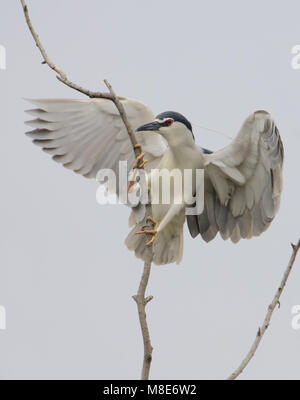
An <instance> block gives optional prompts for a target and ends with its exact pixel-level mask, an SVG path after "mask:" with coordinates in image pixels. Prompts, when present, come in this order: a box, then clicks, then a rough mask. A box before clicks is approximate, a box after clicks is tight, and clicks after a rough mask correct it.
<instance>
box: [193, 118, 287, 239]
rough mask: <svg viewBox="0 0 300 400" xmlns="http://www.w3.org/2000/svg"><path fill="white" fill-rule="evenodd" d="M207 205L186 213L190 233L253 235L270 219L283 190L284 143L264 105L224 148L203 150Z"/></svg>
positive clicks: (211, 236) (265, 225)
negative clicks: (197, 210)
mask: <svg viewBox="0 0 300 400" xmlns="http://www.w3.org/2000/svg"><path fill="white" fill-rule="evenodd" d="M204 157H205V183H204V184H205V187H204V190H205V207H204V211H203V213H202V214H201V215H198V216H188V217H187V222H188V226H189V230H190V233H191V235H192V236H193V237H195V236H197V235H198V234H199V233H200V234H201V235H202V237H203V238H204V240H206V241H210V240H212V239H213V238H214V237H215V236H216V234H217V232H218V231H219V232H220V234H221V236H222V238H223V239H228V238H231V240H232V241H233V242H238V241H239V240H240V238H251V237H252V236H258V235H260V234H261V233H262V232H264V231H265V230H266V229H267V228H268V227H269V225H270V223H271V222H272V220H273V218H274V216H275V214H276V212H277V210H278V207H279V201H280V194H281V190H282V163H283V145H282V142H281V138H280V135H279V131H278V129H277V127H276V125H275V123H274V121H273V120H272V118H271V116H270V114H268V113H267V112H266V111H256V112H255V113H253V114H251V115H250V116H249V117H248V118H247V119H246V121H245V122H244V124H243V126H242V128H241V130H240V132H239V133H238V135H237V137H236V138H235V139H234V140H233V141H232V143H231V144H230V145H229V146H227V147H225V148H224V149H222V150H219V151H216V152H215V153H212V154H205V155H204Z"/></svg>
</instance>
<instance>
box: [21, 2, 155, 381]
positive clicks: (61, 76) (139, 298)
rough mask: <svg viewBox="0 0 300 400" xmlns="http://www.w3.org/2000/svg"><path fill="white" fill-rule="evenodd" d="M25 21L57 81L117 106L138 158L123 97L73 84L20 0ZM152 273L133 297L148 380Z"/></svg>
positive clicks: (145, 276) (147, 272)
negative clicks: (141, 337)
mask: <svg viewBox="0 0 300 400" xmlns="http://www.w3.org/2000/svg"><path fill="white" fill-rule="evenodd" d="M20 1H21V4H22V7H23V11H24V15H25V19H26V22H27V25H28V28H29V30H30V32H31V35H32V37H33V39H34V41H35V44H36V46H37V47H38V49H39V50H40V53H41V54H42V57H43V61H42V64H47V65H48V66H49V67H50V68H51V69H53V70H54V71H55V72H56V73H57V74H58V75H57V76H56V77H57V79H58V80H59V81H60V82H62V83H64V84H65V85H67V86H69V87H70V88H71V89H75V90H77V91H79V92H81V93H83V94H85V95H87V96H88V97H90V98H102V99H108V100H111V101H112V102H113V103H114V104H115V106H116V107H117V109H118V111H119V113H120V117H121V118H122V120H123V123H124V125H125V127H126V130H127V132H128V135H129V138H130V140H131V143H132V146H133V149H134V152H135V155H136V156H138V155H139V154H140V148H139V147H136V144H137V141H136V137H135V134H134V131H133V129H132V127H131V125H130V123H129V120H128V118H127V115H126V112H125V109H124V106H123V104H122V102H121V100H123V99H124V98H123V97H118V96H117V95H116V94H115V92H114V90H113V88H112V86H111V85H110V83H109V82H108V81H107V80H104V83H105V85H106V86H107V88H108V89H109V93H102V92H92V91H91V90H87V89H84V88H82V87H81V86H78V85H77V84H76V83H73V82H71V81H70V80H69V79H68V78H67V75H66V74H65V73H64V72H63V71H62V70H61V69H60V68H59V67H57V66H56V65H55V64H54V63H53V62H52V61H51V60H50V58H49V56H48V54H47V53H46V50H45V49H44V47H43V45H42V43H41V41H40V39H39V36H38V34H37V33H36V31H35V29H34V27H33V25H32V22H31V19H30V16H29V12H28V7H27V4H26V2H25V0H20ZM146 214H147V216H149V215H150V206H149V205H148V206H147V208H146ZM150 271H151V262H150V263H145V265H144V270H143V275H142V278H141V281H140V285H139V290H138V294H137V295H136V296H133V298H134V300H135V301H136V303H137V307H138V313H139V320H140V325H141V330H142V335H143V341H144V362H143V369H142V379H148V378H149V371H150V365H151V360H152V346H151V341H150V334H149V328H148V325H147V319H146V312H145V307H146V304H147V303H149V301H151V300H152V299H153V297H152V296H148V297H147V298H145V292H146V288H147V284H148V280H149V276H150Z"/></svg>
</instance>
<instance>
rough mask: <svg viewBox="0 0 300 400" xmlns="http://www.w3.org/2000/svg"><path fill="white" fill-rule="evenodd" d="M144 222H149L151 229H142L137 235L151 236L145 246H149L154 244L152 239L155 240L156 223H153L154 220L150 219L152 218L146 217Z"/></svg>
mask: <svg viewBox="0 0 300 400" xmlns="http://www.w3.org/2000/svg"><path fill="white" fill-rule="evenodd" d="M146 221H151V222H152V224H153V229H144V228H143V229H142V230H141V231H139V232H137V233H138V234H140V235H141V234H148V235H152V237H151V239H150V240H149V241H148V242H147V243H146V246H150V245H151V244H152V243H153V242H154V239H155V236H156V235H157V230H156V225H157V222H156V221H155V219H154V218H152V217H148V218H147V219H146Z"/></svg>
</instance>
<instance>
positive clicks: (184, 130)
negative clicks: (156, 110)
mask: <svg viewBox="0 0 300 400" xmlns="http://www.w3.org/2000/svg"><path fill="white" fill-rule="evenodd" d="M136 131H137V132H146V131H154V132H157V133H159V134H160V135H162V136H163V137H164V138H165V139H166V140H167V142H168V143H169V144H170V145H172V144H174V145H179V144H180V143H181V142H187V141H190V140H192V141H194V140H195V138H194V134H193V130H192V125H191V123H190V122H189V121H188V120H187V119H186V118H185V117H184V116H183V115H182V114H179V113H178V112H175V111H165V112H163V113H161V114H158V115H157V117H156V118H155V120H154V121H153V122H150V123H148V124H145V125H142V126H140V127H139V128H138V129H137V130H136Z"/></svg>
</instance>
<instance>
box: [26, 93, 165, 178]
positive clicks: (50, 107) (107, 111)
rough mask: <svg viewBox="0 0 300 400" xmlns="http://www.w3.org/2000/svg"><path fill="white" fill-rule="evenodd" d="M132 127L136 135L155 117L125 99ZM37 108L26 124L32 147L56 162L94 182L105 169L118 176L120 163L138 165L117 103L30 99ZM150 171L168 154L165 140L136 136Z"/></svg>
mask: <svg viewBox="0 0 300 400" xmlns="http://www.w3.org/2000/svg"><path fill="white" fill-rule="evenodd" d="M120 100H121V102H122V103H123V106H124V108H125V112H126V114H127V116H128V119H129V122H130V123H131V125H132V127H133V129H134V130H135V129H136V128H138V127H139V126H141V125H143V124H145V123H147V122H151V121H153V119H154V116H153V114H152V112H151V110H150V109H149V108H148V107H147V106H146V105H145V104H143V103H141V102H139V101H137V100H133V99H127V98H121V99H120ZM29 101H30V102H31V103H32V104H34V105H35V106H37V107H38V108H36V109H34V110H29V111H27V112H28V113H29V114H31V115H33V116H34V117H36V119H34V120H31V121H27V122H26V123H27V124H28V125H29V126H31V127H32V128H34V130H32V131H30V132H27V135H28V136H30V137H31V138H33V139H34V140H33V143H34V144H36V145H38V146H40V147H42V148H43V150H44V151H46V152H47V153H49V154H51V155H52V158H53V159H54V160H55V161H57V162H60V163H61V164H63V166H64V167H66V168H69V169H71V170H73V171H75V172H77V173H79V174H81V175H83V176H85V177H87V178H95V177H96V175H97V172H98V171H99V170H100V169H101V168H110V169H112V170H114V171H115V173H116V174H117V173H118V162H119V161H120V160H127V161H128V170H130V169H131V167H132V165H133V163H134V159H135V156H134V151H133V149H132V144H131V142H130V139H129V137H128V133H127V131H126V128H125V126H124V124H123V121H122V120H121V118H120V115H119V112H118V110H117V108H116V106H115V105H114V103H113V102H112V101H110V100H107V99H84V100H71V99H40V100H29ZM137 136H138V141H139V143H141V144H142V145H143V151H144V152H145V153H146V159H148V160H149V161H150V162H149V166H150V167H151V166H152V167H153V164H155V162H156V160H159V159H160V157H161V156H162V154H163V153H164V151H165V149H166V144H165V142H164V140H163V139H162V137H161V135H157V134H155V133H153V132H147V133H142V134H139V135H137Z"/></svg>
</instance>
